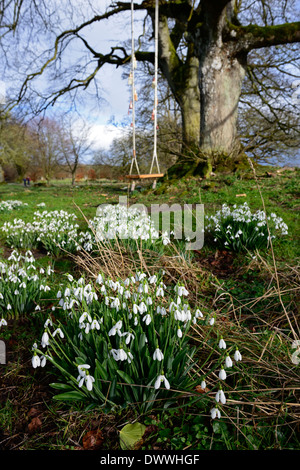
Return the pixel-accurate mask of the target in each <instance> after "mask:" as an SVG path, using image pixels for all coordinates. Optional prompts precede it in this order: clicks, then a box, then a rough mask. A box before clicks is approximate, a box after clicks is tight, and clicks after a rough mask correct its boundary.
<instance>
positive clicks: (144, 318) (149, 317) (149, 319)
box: [143, 313, 151, 325]
mask: <svg viewBox="0 0 300 470" xmlns="http://www.w3.org/2000/svg"><path fill="white" fill-rule="evenodd" d="M143 321H144V322H145V323H146V325H150V323H151V315H149V313H147V315H145V316H144V317H143Z"/></svg>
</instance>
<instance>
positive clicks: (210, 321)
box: [209, 317, 215, 326]
mask: <svg viewBox="0 0 300 470" xmlns="http://www.w3.org/2000/svg"><path fill="white" fill-rule="evenodd" d="M214 323H215V318H214V317H212V318H211V319H210V320H209V324H210V325H211V326H212V325H214Z"/></svg>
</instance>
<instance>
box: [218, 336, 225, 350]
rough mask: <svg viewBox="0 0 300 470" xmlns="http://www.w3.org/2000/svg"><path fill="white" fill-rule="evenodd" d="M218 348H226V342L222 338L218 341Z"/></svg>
mask: <svg viewBox="0 0 300 470" xmlns="http://www.w3.org/2000/svg"><path fill="white" fill-rule="evenodd" d="M219 348H220V349H226V343H225V341H224V339H223V338H221V339H220V341H219Z"/></svg>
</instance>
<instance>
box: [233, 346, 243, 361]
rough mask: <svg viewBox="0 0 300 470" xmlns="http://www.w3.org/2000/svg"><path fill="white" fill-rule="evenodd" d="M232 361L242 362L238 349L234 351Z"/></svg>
mask: <svg viewBox="0 0 300 470" xmlns="http://www.w3.org/2000/svg"><path fill="white" fill-rule="evenodd" d="M234 360H235V361H237V362H238V361H241V360H242V355H241V353H240V351H239V350H238V349H236V351H235V353H234Z"/></svg>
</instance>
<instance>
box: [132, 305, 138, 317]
mask: <svg viewBox="0 0 300 470" xmlns="http://www.w3.org/2000/svg"><path fill="white" fill-rule="evenodd" d="M132 310H133V313H134V314H135V315H136V314H137V313H138V311H139V308H138V306H137V305H136V304H133V306H132Z"/></svg>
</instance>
